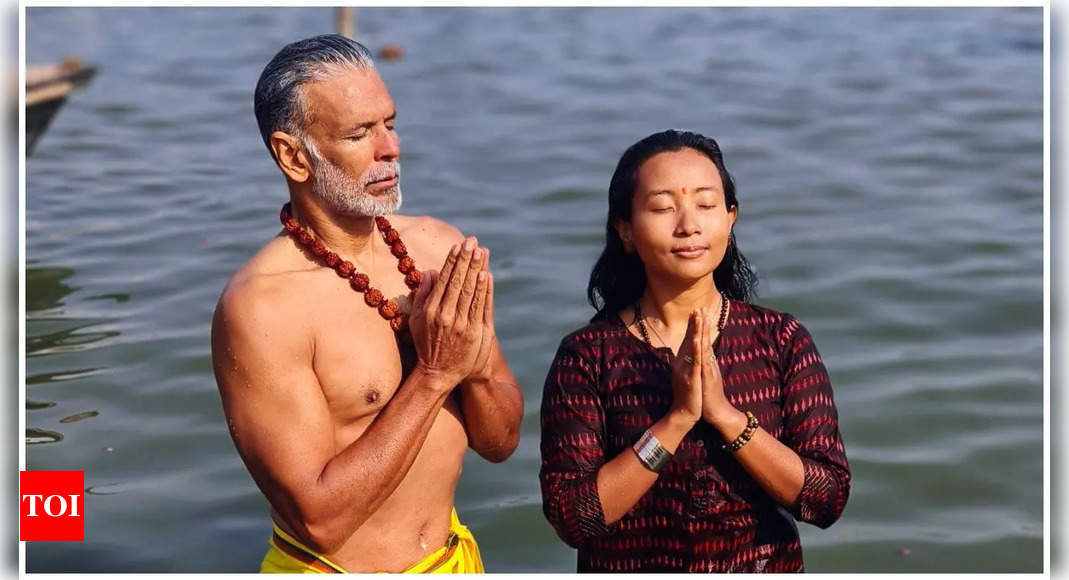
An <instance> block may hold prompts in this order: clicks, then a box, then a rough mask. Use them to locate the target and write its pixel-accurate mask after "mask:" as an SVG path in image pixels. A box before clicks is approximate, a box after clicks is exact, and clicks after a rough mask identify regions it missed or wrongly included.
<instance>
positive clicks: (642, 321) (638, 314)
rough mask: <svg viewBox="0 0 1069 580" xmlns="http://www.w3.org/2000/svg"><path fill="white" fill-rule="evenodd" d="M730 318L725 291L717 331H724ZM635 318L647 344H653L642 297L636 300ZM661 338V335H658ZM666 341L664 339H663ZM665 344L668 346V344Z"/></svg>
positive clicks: (721, 299)
mask: <svg viewBox="0 0 1069 580" xmlns="http://www.w3.org/2000/svg"><path fill="white" fill-rule="evenodd" d="M727 318H728V298H727V296H724V293H723V292H721V293H720V319H719V320H717V321H716V330H717V332H723V330H724V324H725V323H726V322H727ZM635 320H636V321H637V322H638V331H639V333H640V334H642V339H643V340H645V341H646V344H648V345H650V346H653V342H652V341H650V333H649V331H648V330H646V317H645V316H643V315H642V299H641V298H640V299H639V301H638V302H635ZM658 338H659V336H658ZM661 342H664V339H662V340H661ZM665 346H668V345H667V344H666V345H665Z"/></svg>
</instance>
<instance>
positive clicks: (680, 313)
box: [639, 276, 720, 334]
mask: <svg viewBox="0 0 1069 580" xmlns="http://www.w3.org/2000/svg"><path fill="white" fill-rule="evenodd" d="M639 300H640V303H641V308H642V313H643V316H644V317H645V318H646V319H647V321H649V319H651V318H653V319H656V321H657V322H659V323H660V325H661V326H662V327H663V328H665V329H666V330H668V331H669V332H670V333H672V334H676V333H677V332H673V331H679V329H683V331H685V329H686V327H687V322H688V320H689V319H690V314H691V312H694V311H695V310H697V309H698V308H701V307H703V306H710V307H719V306H720V292H719V290H718V289H717V287H716V283H715V282H713V277H712V276H705V277H703V278H702V279H701V280H699V281H697V282H694V283H689V282H688V283H682V284H681V283H672V282H665V281H657V280H652V279H649V278H647V283H646V291H645V292H644V293H643V294H642V298H640V299H639Z"/></svg>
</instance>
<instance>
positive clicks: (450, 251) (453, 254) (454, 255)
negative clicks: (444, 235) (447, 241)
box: [449, 244, 460, 258]
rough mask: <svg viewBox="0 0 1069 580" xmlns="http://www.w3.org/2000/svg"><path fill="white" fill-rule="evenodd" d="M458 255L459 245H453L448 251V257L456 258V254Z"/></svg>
mask: <svg viewBox="0 0 1069 580" xmlns="http://www.w3.org/2000/svg"><path fill="white" fill-rule="evenodd" d="M459 253H460V244H456V245H454V246H453V249H452V250H449V255H450V256H453V257H454V258H455V257H457V254H459Z"/></svg>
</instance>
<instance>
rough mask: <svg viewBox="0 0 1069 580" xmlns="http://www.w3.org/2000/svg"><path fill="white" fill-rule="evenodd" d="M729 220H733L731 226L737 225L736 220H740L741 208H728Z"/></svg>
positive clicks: (734, 206)
mask: <svg viewBox="0 0 1069 580" xmlns="http://www.w3.org/2000/svg"><path fill="white" fill-rule="evenodd" d="M728 219H729V220H731V225H732V226H734V225H735V220H737V219H739V206H737V205H733V206H731V207H729V208H728Z"/></svg>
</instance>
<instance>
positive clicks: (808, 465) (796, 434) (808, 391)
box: [703, 315, 850, 528]
mask: <svg viewBox="0 0 1069 580" xmlns="http://www.w3.org/2000/svg"><path fill="white" fill-rule="evenodd" d="M779 336H780V340H781V352H782V353H783V364H784V367H783V368H784V369H785V381H784V383H785V385H784V400H783V428H784V441H783V442H780V441H779V440H778V439H776V438H775V437H773V436H772V435H771V434H769V433H768V432H767V431H765V430H764V429H761V428H758V429H757V432H756V433H755V434H754V436H753V438H752V439H751V440H750V441H749V442H748V443H746V444H745V445H744V446H743V447H742V448H741V449H739V450H738V451H736V452H735V453H734V455H735V458H736V459H737V460H738V462H739V463H740V464H741V465H742V466H743V468H744V469H746V471H747V472H748V473H749V474H750V475H751V476H752V477H753V478H754V481H756V482H757V483H758V484H759V485H760V486H761V487H762V488H763V489H764V490H765V491H766V492H767V493H768V494H769V495H770V496H771V497H772V498H773V499H775V500H776V501H777V502H779V503H780V504H782V505H784V506H786V507H787V508H789V509H791V511H792V512H793V513H794V515H795V517H796V518H798V519H800V520H802V521H805V522H809V523H811V524H814V525H816V526H819V527H821V528H827V527H828V526H830V525H831V524H833V523H835V521H836V520H837V519H839V516H840V515H841V514H842V511H843V508H844V507H845V505H846V500H847V498H848V496H849V494H850V467H849V464H848V463H847V460H846V451H845V449H844V447H843V442H842V436H841V435H840V433H839V422H838V413H837V411H836V408H835V401H834V398H833V397H832V390H831V383H830V381H829V380H828V373H827V370H826V369H825V368H824V363H823V361H822V360H821V358H820V353H818V352H817V349H816V346H815V345H814V344H813V339H812V337H811V336H810V335H809V332H808V331H806V329H805V327H803V326H802V325H801V324H800V323H799V322H798V320H797V319H795V318H794V317H791V316H789V315H785V318H784V325H783V328H782V330H781V332H780V334H779ZM711 344H712V340H711V339H710V343H709V345H710V347H709V350H708V351H707V352H712V349H711ZM703 347H704V345H703ZM706 358H708V357H706ZM708 367H709V368H708V371H709V372H708V373H707V374H706V375H705V379H706V380H705V381H703V383H704V384H705V385H706V391H705V392H706V398H707V399H708V400H707V404H706V406H705V413H703V416H704V418H705V419H706V421H708V422H709V423H710V424H712V425H713V426H714V427H715V428H716V429H717V430H718V431H720V434H721V436H723V438H724V440H725V441H727V442H730V441H733V440H734V439H735V438H736V437H738V436H739V434H741V433H742V432H743V430H744V429H745V428H746V419H747V418H746V415H745V414H744V413H742V412H741V411H739V410H738V409H736V408H735V407H733V406H731V405H730V403H728V402H727V399H726V397H724V395H723V381H722V379H721V377H720V372H719V368H718V365H708Z"/></svg>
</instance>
